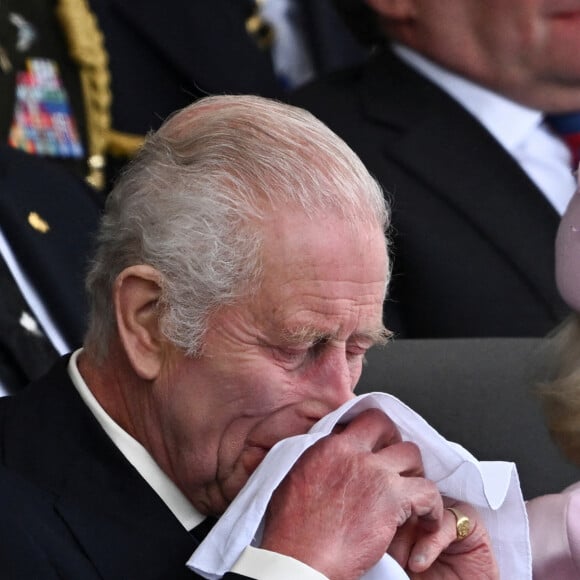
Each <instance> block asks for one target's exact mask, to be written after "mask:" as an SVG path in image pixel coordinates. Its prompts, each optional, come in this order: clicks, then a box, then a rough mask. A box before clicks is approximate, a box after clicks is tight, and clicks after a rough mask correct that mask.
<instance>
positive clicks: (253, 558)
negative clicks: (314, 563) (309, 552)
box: [231, 546, 328, 580]
mask: <svg viewBox="0 0 580 580" xmlns="http://www.w3.org/2000/svg"><path fill="white" fill-rule="evenodd" d="M231 572H235V573H236V574H242V575H243V576H249V577H250V578H255V579H256V580H273V579H275V580H296V578H300V580H328V578H326V576H324V574H321V573H320V572H317V571H316V570H314V569H313V568H310V566H307V565H306V564H304V563H303V562H300V560H296V559H294V558H291V557H290V556H284V555H283V554H278V553H277V552H270V550H263V549H261V548H254V547H252V546H248V547H246V548H245V549H244V551H243V552H242V554H241V556H240V557H239V558H238V560H237V562H236V563H235V564H234V565H233V567H232V569H231Z"/></svg>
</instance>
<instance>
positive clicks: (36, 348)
mask: <svg viewBox="0 0 580 580" xmlns="http://www.w3.org/2000/svg"><path fill="white" fill-rule="evenodd" d="M0 297H1V300H0V382H1V383H2V384H3V385H4V386H5V387H6V388H7V389H8V390H9V391H11V392H15V391H17V390H18V389H20V388H21V387H23V386H24V385H26V384H27V383H28V382H29V381H31V380H33V379H35V378H37V377H39V376H40V375H41V374H43V373H44V372H45V371H46V370H48V368H49V367H50V366H51V365H52V363H53V362H54V361H55V360H56V359H57V358H58V354H57V352H56V351H55V350H54V347H53V346H52V344H51V343H50V341H49V340H48V339H47V338H46V336H45V334H44V332H43V331H42V328H41V327H40V325H39V324H38V322H37V321H36V319H35V318H34V316H33V315H32V313H31V312H30V309H29V307H28V304H27V303H26V301H25V299H24V297H23V296H22V293H21V292H20V289H19V288H18V285H17V284H16V282H15V280H14V278H13V277H12V274H11V272H10V270H9V269H8V266H7V265H6V263H5V262H4V259H3V258H2V256H1V255H0Z"/></svg>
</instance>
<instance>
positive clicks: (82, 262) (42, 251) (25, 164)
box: [0, 145, 101, 387]
mask: <svg viewBox="0 0 580 580" xmlns="http://www.w3.org/2000/svg"><path fill="white" fill-rule="evenodd" d="M32 213H35V214H37V216H38V218H39V219H41V220H43V222H44V223H45V224H46V225H47V226H48V228H49V229H48V230H47V231H44V232H43V231H41V229H38V228H35V227H33V226H32V225H31V222H30V219H29V217H30V215H31V214H32ZM100 215H101V205H100V202H99V201H98V200H97V198H96V197H95V194H94V192H93V190H92V189H91V188H89V187H88V186H87V185H86V184H85V183H84V182H83V181H82V180H81V179H80V178H77V177H76V176H74V175H72V174H71V173H69V172H68V171H66V170H65V169H63V168H60V167H58V166H56V165H54V164H51V163H49V162H47V161H45V160H43V159H38V158H36V157H33V156H31V155H28V154H26V153H22V152H21V151H16V150H14V149H12V148H10V147H8V146H5V145H0V228H1V229H2V232H3V233H4V235H5V237H6V238H7V240H8V243H9V244H10V246H11V248H12V250H13V252H14V255H15V257H16V260H17V261H18V264H19V265H20V267H21V269H22V270H23V271H24V272H25V273H26V274H27V275H28V277H29V279H30V281H31V282H32V284H33V286H34V287H35V288H36V289H37V291H38V293H39V295H40V299H41V300H42V302H43V303H44V305H45V306H46V308H47V310H48V312H49V313H50V314H51V315H52V316H53V318H54V321H55V324H56V326H57V327H58V329H59V330H60V331H61V333H62V335H63V336H64V338H65V340H67V342H68V343H69V345H70V346H71V347H73V348H76V347H78V346H80V344H81V343H82V339H83V334H84V331H85V324H86V320H87V309H88V308H87V301H86V297H85V291H84V276H85V273H86V269H87V266H88V260H89V256H90V254H91V251H92V242H93V235H94V233H95V231H96V228H97V226H98V221H99V218H100ZM33 223H35V222H33ZM2 308H4V309H5V308H7V303H6V301H3V302H0V309H2ZM11 314H13V315H14V316H19V314H20V313H19V312H14V313H11ZM21 330H22V332H23V336H22V337H18V340H15V339H16V338H17V337H15V336H14V335H13V334H7V333H6V331H5V329H3V328H1V327H0V353H1V356H0V378H2V379H3V381H4V382H6V381H7V382H8V383H10V384H9V385H8V386H13V387H17V386H19V385H22V384H23V383H25V382H28V381H29V380H31V379H33V378H37V377H38V376H40V375H41V374H43V373H44V372H45V371H46V370H48V367H49V366H50V364H51V363H52V362H54V360H56V358H57V355H56V353H55V354H54V357H53V358H52V360H51V361H50V364H47V362H46V361H44V360H42V361H41V360H40V357H39V360H37V359H36V357H35V355H34V347H33V348H32V350H28V348H27V347H26V344H29V343H30V341H33V342H34V341H35V339H34V337H32V336H29V337H26V336H24V329H21ZM4 354H6V356H4ZM37 363H39V364H37ZM6 365H9V366H11V367H12V368H11V369H10V371H7V372H3V368H2V367H3V366H6ZM7 377H13V380H12V378H7ZM12 382H14V384H12Z"/></svg>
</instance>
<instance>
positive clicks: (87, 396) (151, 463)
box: [68, 349, 325, 580]
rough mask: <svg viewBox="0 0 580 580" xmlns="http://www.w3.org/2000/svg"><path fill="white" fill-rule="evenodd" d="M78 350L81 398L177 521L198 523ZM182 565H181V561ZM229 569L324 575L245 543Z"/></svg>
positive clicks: (278, 576)
mask: <svg viewBox="0 0 580 580" xmlns="http://www.w3.org/2000/svg"><path fill="white" fill-rule="evenodd" d="M80 352H81V349H79V350H77V351H75V352H74V353H73V355H72V356H71V358H70V361H69V365H68V373H69V375H70V378H71V380H72V382H73V385H74V386H75V388H76V389H77V391H78V393H79V395H80V396H81V398H82V400H83V401H84V403H85V404H86V405H87V407H88V408H89V409H90V411H91V412H92V413H93V415H94V416H95V418H96V420H97V421H98V422H99V424H100V425H101V427H102V428H103V430H104V431H105V433H106V434H107V435H108V436H109V438H110V439H111V441H112V442H113V443H114V445H115V446H116V447H117V448H118V449H119V451H120V452H121V453H122V454H123V455H124V456H125V458H126V459H127V461H129V463H130V464H131V465H132V466H133V467H134V468H135V469H136V470H137V471H138V472H139V475H141V477H142V478H143V479H144V480H145V481H146V482H147V483H148V484H149V485H150V486H151V487H152V488H153V489H154V491H155V492H156V493H157V495H158V496H159V497H160V498H161V499H162V500H163V502H164V503H165V505H166V506H167V507H168V508H169V510H170V511H171V512H172V513H173V515H174V516H175V517H176V518H177V519H178V520H179V522H180V523H181V525H182V526H183V527H184V528H185V529H186V530H191V529H192V528H194V527H195V526H196V525H198V524H200V523H201V522H202V521H203V520H204V519H205V516H203V515H202V514H200V513H199V512H198V511H197V510H196V509H195V507H194V506H193V505H192V504H191V503H190V501H189V500H188V499H187V498H186V497H185V495H184V494H183V493H182V492H181V490H180V489H179V488H178V487H177V486H176V485H175V484H174V483H173V481H172V480H171V479H169V477H168V476H167V475H166V474H165V472H164V471H163V470H162V469H161V468H160V467H159V465H158V464H157V463H156V462H155V460H154V459H153V457H152V456H151V455H150V453H149V452H148V451H147V450H146V449H145V447H143V445H141V443H139V442H138V441H137V440H136V439H135V438H133V437H132V436H131V435H129V433H127V432H126V431H125V430H124V429H122V428H121V427H120V426H119V425H118V424H117V423H116V422H115V421H114V420H113V419H112V418H111V417H110V416H109V415H108V414H107V413H106V411H105V410H104V409H103V407H102V406H101V405H100V403H99V402H98V401H97V399H96V398H95V397H94V395H93V394H92V393H91V391H90V389H89V387H88V386H87V384H86V383H85V381H84V379H83V378H82V376H81V374H80V372H79V370H78V366H77V359H78V356H79V354H80ZM183 566H184V567H185V561H184V562H183ZM231 571H232V572H236V573H238V574H242V575H244V576H249V577H251V578H256V579H257V580H293V579H295V578H300V579H301V580H321V579H324V578H325V577H324V576H323V575H322V574H320V573H318V572H316V571H315V570H313V569H312V568H309V567H308V566H306V565H305V564H303V563H302V562H299V561H297V560H295V559H294V558H290V557H288V556H283V555H281V554H277V553H274V552H269V551H267V550H262V549H257V548H252V547H248V548H247V549H246V550H245V551H244V552H243V553H242V555H241V556H240V558H239V559H238V560H237V562H236V563H235V564H234V566H233V567H232V570H231Z"/></svg>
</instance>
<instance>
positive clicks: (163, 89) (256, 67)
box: [89, 0, 282, 134]
mask: <svg viewBox="0 0 580 580" xmlns="http://www.w3.org/2000/svg"><path fill="white" fill-rule="evenodd" d="M89 4H90V6H91V8H92V9H93V11H94V12H95V14H96V15H97V17H98V19H99V25H100V27H101V29H102V31H103V33H104V37H105V45H106V47H107V50H108V52H109V55H110V62H109V67H110V70H111V82H112V92H113V103H112V115H113V126H114V128H115V129H118V130H120V131H128V132H132V133H140V134H141V133H145V132H147V131H148V130H150V129H152V128H153V129H156V128H157V127H158V126H159V125H160V124H161V121H163V120H164V119H165V118H166V117H167V116H168V115H169V114H170V113H172V112H174V111H175V110H177V109H180V108H182V107H184V106H186V105H188V104H190V103H191V102H193V101H194V100H196V99H198V98H199V97H200V96H205V95H208V94H221V93H232V94H235V93H252V94H261V95H263V96H266V97H276V96H279V95H281V93H282V88H281V86H280V84H279V83H278V80H277V79H276V77H275V74H274V69H273V65H272V61H271V57H270V53H269V51H267V50H260V49H259V48H258V46H257V44H256V42H255V41H254V40H253V39H252V38H251V37H250V36H249V35H248V34H247V32H246V29H245V22H246V18H247V17H248V16H250V15H251V14H252V12H253V10H254V2H253V0H164V1H163V2H158V1H157V0H90V1H89Z"/></svg>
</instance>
